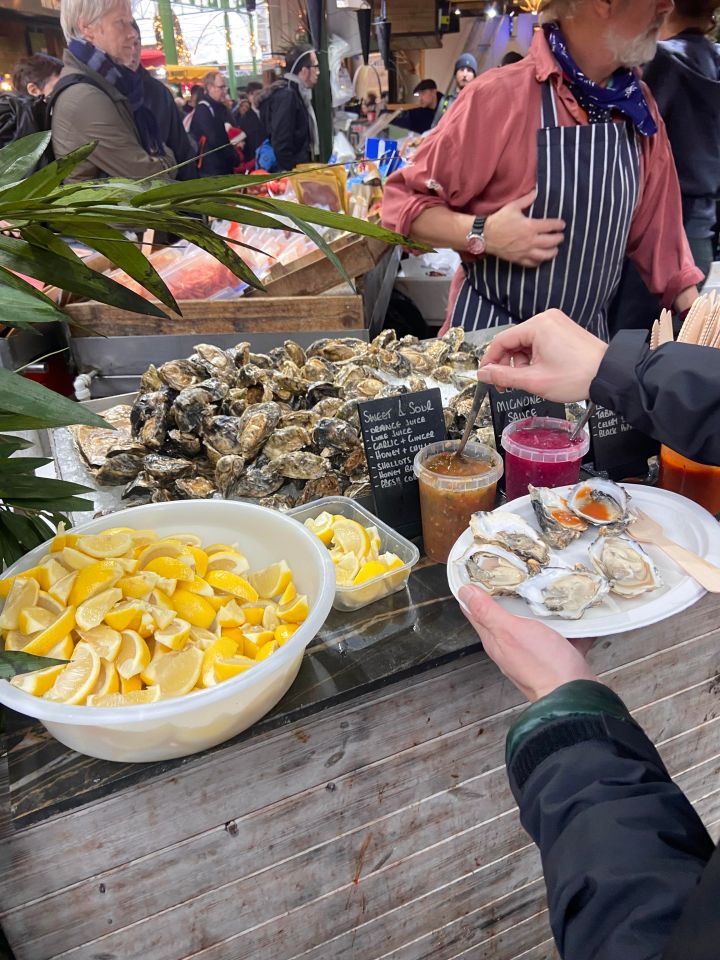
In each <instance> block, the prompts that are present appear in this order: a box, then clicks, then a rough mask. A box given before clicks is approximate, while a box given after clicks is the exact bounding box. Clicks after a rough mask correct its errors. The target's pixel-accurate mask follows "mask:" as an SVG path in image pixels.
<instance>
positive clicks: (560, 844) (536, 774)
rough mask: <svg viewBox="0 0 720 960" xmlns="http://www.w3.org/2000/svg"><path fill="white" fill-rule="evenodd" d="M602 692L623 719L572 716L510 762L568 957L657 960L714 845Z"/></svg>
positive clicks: (535, 736) (542, 731) (527, 742)
mask: <svg viewBox="0 0 720 960" xmlns="http://www.w3.org/2000/svg"><path fill="white" fill-rule="evenodd" d="M578 683H579V684H587V681H577V682H576V684H578ZM576 684H567V685H566V687H575V686H576ZM590 686H593V687H602V685H601V684H591V685H590ZM563 689H565V688H560V690H561V691H562V690H563ZM605 691H606V694H607V696H608V697H611V698H613V699H614V700H615V701H616V702H617V704H618V705H619V707H620V708H621V710H622V711H624V713H625V717H624V719H620V718H619V715H618V711H613V712H614V713H615V714H616V715H612V714H611V713H609V712H608V713H602V712H600V713H595V714H591V715H583V714H575V715H573V714H572V713H568V714H566V715H564V716H560V717H559V718H557V719H555V720H549V721H547V722H544V723H540V724H538V725H537V726H536V727H535V728H534V729H533V730H531V732H530V733H528V734H527V735H526V736H524V738H523V739H522V741H521V742H520V744H519V745H518V746H517V749H515V751H514V753H513V755H512V758H511V760H510V762H509V774H510V784H511V787H512V790H513V793H514V795H515V799H516V800H517V802H518V805H519V807H520V816H521V820H522V824H523V826H524V827H525V829H526V830H527V831H528V833H529V834H530V836H531V837H532V838H533V840H534V841H535V842H536V843H537V845H538V847H539V849H540V854H541V857H542V863H543V872H544V874H545V883H546V887H547V898H548V907H549V912H550V925H551V927H552V931H553V934H554V935H555V939H556V941H557V944H558V947H559V949H560V953H561V955H562V956H563V957H565V958H568V960H570V958H572V960H659V958H660V957H661V956H662V953H663V950H664V949H665V946H666V945H667V942H668V939H669V937H670V935H671V931H672V929H673V927H674V925H675V924H676V923H677V921H678V918H679V917H680V915H681V913H682V910H683V906H684V904H685V902H686V901H687V900H688V897H689V896H690V895H691V893H692V892H693V891H694V889H695V888H696V886H697V883H698V881H699V879H700V877H701V875H702V872H703V870H704V869H705V866H706V864H707V863H708V861H709V860H710V857H711V856H712V852H713V843H712V840H711V839H710V837H709V836H708V834H707V832H706V830H705V828H704V827H703V825H702V823H701V821H700V819H699V817H698V816H697V814H696V813H695V811H694V810H693V808H692V806H691V805H690V803H689V801H688V800H687V798H686V797H685V796H684V794H683V793H682V791H681V790H680V789H679V787H677V786H676V785H675V784H674V783H673V782H672V780H671V779H670V776H669V774H668V772H667V770H666V769H665V767H664V765H663V763H662V760H661V759H660V756H659V754H658V753H657V751H656V750H655V748H654V746H653V745H652V743H651V742H650V740H649V739H648V738H647V737H646V736H645V734H644V733H643V731H642V730H641V729H640V727H639V726H638V725H637V724H635V723H634V721H632V719H631V718H630V715H629V714H628V713H627V711H626V710H625V708H624V705H623V704H622V701H620V700H619V698H617V697H615V695H614V694H613V693H612V692H611V691H609V690H607V688H604V692H603V694H602V695H603V696H605ZM539 703H540V702H539ZM534 706H537V705H534ZM531 710H532V708H531ZM688 960H690V956H688Z"/></svg>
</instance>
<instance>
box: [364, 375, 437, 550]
mask: <svg viewBox="0 0 720 960" xmlns="http://www.w3.org/2000/svg"><path fill="white" fill-rule="evenodd" d="M358 409H359V412H360V427H361V428H362V437H363V443H364V444H365V455H366V456H367V462H368V470H369V472H370V483H371V485H372V489H373V495H374V497H375V512H376V513H377V515H378V516H379V517H380V519H381V520H384V521H385V522H386V523H387V524H389V525H390V526H391V527H392V528H393V529H394V530H397V531H398V533H401V534H403V536H406V537H416V536H419V534H420V530H421V526H420V499H419V495H418V484H417V480H416V479H415V475H414V473H413V460H414V459H415V454H416V453H417V452H418V450H421V449H422V448H423V447H426V446H427V445H428V444H429V443H436V442H438V441H441V440H444V439H445V438H446V432H445V417H444V415H443V408H442V398H441V396H440V391H439V390H438V389H435V390H419V391H418V392H417V393H404V394H401V395H399V396H396V397H384V398H383V399H382V400H367V401H366V402H364V403H359V404H358Z"/></svg>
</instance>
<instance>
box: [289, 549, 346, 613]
mask: <svg viewBox="0 0 720 960" xmlns="http://www.w3.org/2000/svg"><path fill="white" fill-rule="evenodd" d="M359 570H360V561H359V560H358V558H357V557H356V556H355V554H354V553H346V554H343V556H342V557H341V558H340V559H338V561H337V562H336V563H335V580H336V582H337V584H338V586H343V587H345V586H349V585H350V584H351V583H352V582H353V580H354V579H355V577H356V576H357V575H358V571H359ZM296 596H297V594H296ZM292 599H293V600H294V599H295V597H293V598H292ZM287 602H288V603H292V600H289V601H287ZM281 606H285V604H281Z"/></svg>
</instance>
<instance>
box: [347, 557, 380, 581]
mask: <svg viewBox="0 0 720 960" xmlns="http://www.w3.org/2000/svg"><path fill="white" fill-rule="evenodd" d="M387 572H388V567H387V566H386V564H384V563H381V562H380V561H379V560H368V562H367V563H364V564H363V565H362V566H361V567H360V569H359V570H358V572H357V574H356V575H355V577H354V578H353V583H355V584H357V583H367V582H368V580H374V579H375V578H376V577H382V576H383V574H385V573H387Z"/></svg>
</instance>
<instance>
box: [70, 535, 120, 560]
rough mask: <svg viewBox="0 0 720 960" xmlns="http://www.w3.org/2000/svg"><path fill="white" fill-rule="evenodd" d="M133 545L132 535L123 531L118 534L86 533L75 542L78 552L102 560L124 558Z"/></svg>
mask: <svg viewBox="0 0 720 960" xmlns="http://www.w3.org/2000/svg"><path fill="white" fill-rule="evenodd" d="M132 545H133V542H132V538H131V536H130V534H129V533H126V532H125V531H123V530H118V531H117V532H116V533H95V534H92V533H86V534H83V535H81V536H78V538H77V540H76V541H75V547H76V549H77V550H81V551H82V552H83V553H87V554H88V555H89V556H91V557H99V558H100V559H105V558H106V557H122V556H124V555H125V554H126V553H127V552H128V550H130V548H131V547H132Z"/></svg>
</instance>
